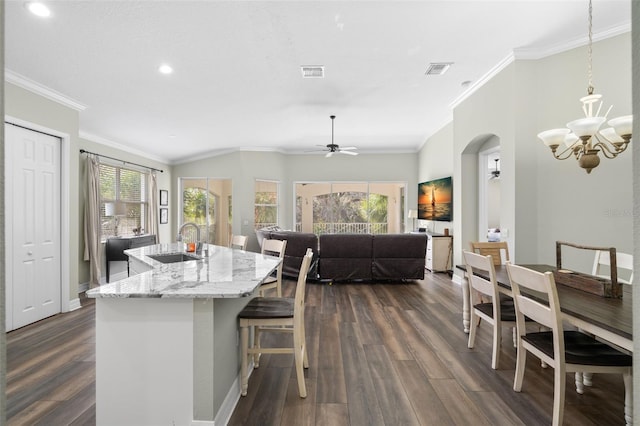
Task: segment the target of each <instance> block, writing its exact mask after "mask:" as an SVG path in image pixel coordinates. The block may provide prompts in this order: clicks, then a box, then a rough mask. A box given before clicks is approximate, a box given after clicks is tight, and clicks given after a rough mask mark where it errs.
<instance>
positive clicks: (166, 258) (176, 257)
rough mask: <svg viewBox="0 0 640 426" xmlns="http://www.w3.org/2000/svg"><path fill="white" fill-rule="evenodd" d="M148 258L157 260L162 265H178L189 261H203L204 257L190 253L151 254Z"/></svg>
mask: <svg viewBox="0 0 640 426" xmlns="http://www.w3.org/2000/svg"><path fill="white" fill-rule="evenodd" d="M148 257H150V258H152V259H154V260H157V261H158V262H162V263H176V262H187V261H189V260H201V259H202V257H200V256H196V255H195V254H188V253H163V254H150V255H148Z"/></svg>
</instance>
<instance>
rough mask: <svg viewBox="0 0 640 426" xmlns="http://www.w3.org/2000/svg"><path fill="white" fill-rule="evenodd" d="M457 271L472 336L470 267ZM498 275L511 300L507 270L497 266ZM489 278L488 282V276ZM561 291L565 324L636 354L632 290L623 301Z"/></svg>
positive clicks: (544, 267) (561, 288) (562, 287)
mask: <svg viewBox="0 0 640 426" xmlns="http://www.w3.org/2000/svg"><path fill="white" fill-rule="evenodd" d="M520 266H524V267H526V268H529V269H533V270H536V271H539V272H546V271H554V270H556V268H555V267H554V266H551V265H542V264H535V265H520ZM457 268H458V269H461V270H463V271H465V276H464V279H463V282H462V290H463V309H462V311H463V312H462V316H463V325H464V329H465V332H468V329H469V309H470V299H469V283H468V280H467V277H466V265H457ZM495 271H496V281H497V282H498V285H499V287H500V292H501V293H503V294H506V295H509V296H511V285H510V282H509V276H508V275H507V268H506V266H505V265H496V267H495ZM486 278H488V276H487V277H486ZM557 288H558V297H559V299H560V310H561V312H562V315H563V319H564V320H565V321H567V322H568V323H570V324H573V325H574V326H576V327H578V328H580V329H582V330H583V331H585V332H587V333H591V334H593V335H595V336H598V337H600V338H601V339H604V340H606V341H608V342H610V343H613V344H614V345H616V346H619V347H621V348H623V349H626V350H628V351H629V352H632V351H633V330H632V322H633V318H632V288H633V287H632V286H630V285H624V286H623V296H622V298H621V299H613V298H606V297H602V296H598V295H595V294H591V293H587V292H585V291H581V290H578V289H575V288H572V287H568V286H565V285H563V284H557Z"/></svg>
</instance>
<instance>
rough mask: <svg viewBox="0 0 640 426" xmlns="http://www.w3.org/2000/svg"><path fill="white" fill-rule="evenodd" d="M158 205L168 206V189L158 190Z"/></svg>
mask: <svg viewBox="0 0 640 426" xmlns="http://www.w3.org/2000/svg"><path fill="white" fill-rule="evenodd" d="M160 205H161V206H168V205H169V191H167V190H166V189H161V190H160Z"/></svg>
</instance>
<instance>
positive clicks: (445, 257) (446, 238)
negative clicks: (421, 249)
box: [425, 232, 453, 272]
mask: <svg viewBox="0 0 640 426" xmlns="http://www.w3.org/2000/svg"><path fill="white" fill-rule="evenodd" d="M452 250H453V237H452V236H451V235H442V234H433V233H431V232H427V258H426V262H425V267H426V268H427V269H428V270H430V271H431V272H449V271H451V258H452V256H451V254H452Z"/></svg>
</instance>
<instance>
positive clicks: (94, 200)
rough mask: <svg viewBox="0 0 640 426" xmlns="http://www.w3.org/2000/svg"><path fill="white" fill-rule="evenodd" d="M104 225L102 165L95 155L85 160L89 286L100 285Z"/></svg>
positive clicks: (85, 252) (85, 222)
mask: <svg viewBox="0 0 640 426" xmlns="http://www.w3.org/2000/svg"><path fill="white" fill-rule="evenodd" d="M101 230H102V226H101V223H100V167H99V162H98V159H97V157H96V156H95V155H91V154H88V155H87V157H86V161H85V187H84V260H88V261H89V286H90V287H91V286H98V285H100V276H101V273H100V267H101V265H102V242H101V241H100V234H101Z"/></svg>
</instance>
